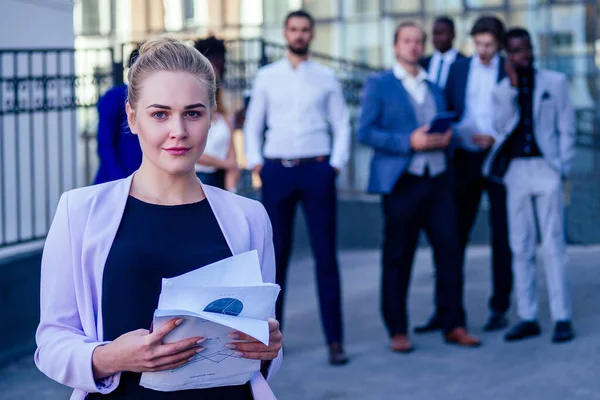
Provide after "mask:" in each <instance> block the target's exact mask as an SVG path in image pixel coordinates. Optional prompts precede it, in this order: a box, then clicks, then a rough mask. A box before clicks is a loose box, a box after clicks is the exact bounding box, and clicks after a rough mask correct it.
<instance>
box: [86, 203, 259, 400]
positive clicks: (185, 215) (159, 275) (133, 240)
mask: <svg viewBox="0 0 600 400" xmlns="http://www.w3.org/2000/svg"><path fill="white" fill-rule="evenodd" d="M231 255H232V254H231V250H230V249H229V246H228V245H227V242H226V241H225V237H224V236H223V232H221V228H220V227H219V224H218V222H217V220H216V218H215V215H214V214H213V212H212V209H211V207H210V205H209V204H208V201H206V200H204V201H201V202H198V203H192V204H184V205H177V206H161V205H156V204H149V203H145V202H143V201H141V200H138V199H136V198H134V197H131V196H129V198H128V199H127V204H126V205H125V211H124V212H123V218H122V220H121V225H120V226H119V229H118V231H117V234H116V237H115V240H114V242H113V244H112V247H111V249H110V252H109V255H108V258H107V260H106V265H105V267H104V277H103V282H102V317H103V321H104V340H114V339H116V338H117V337H119V336H121V335H122V334H124V333H127V332H130V331H134V330H136V329H149V328H150V324H151V323H152V317H153V315H154V310H155V309H156V306H157V305H158V297H159V295H160V291H161V283H162V279H163V278H171V277H174V276H178V275H181V274H184V273H186V272H189V271H192V270H194V269H196V268H199V267H203V266H205V265H208V264H211V263H213V262H216V261H219V260H222V259H224V258H227V257H230V256H231ZM140 377H141V374H136V373H130V372H124V373H122V374H121V382H120V384H119V386H118V388H117V389H116V390H115V391H113V392H112V393H110V394H108V395H104V396H102V395H100V394H93V395H89V396H88V399H100V398H103V399H104V398H110V399H143V400H154V399H177V400H182V399H194V400H216V399H219V400H221V399H223V400H225V399H227V400H231V399H240V400H241V399H244V400H247V399H252V394H251V390H250V384H249V383H248V384H245V385H241V386H230V387H220V388H211V389H197V390H184V391H178V392H158V391H153V390H150V389H146V388H144V387H142V386H140V385H139V383H140Z"/></svg>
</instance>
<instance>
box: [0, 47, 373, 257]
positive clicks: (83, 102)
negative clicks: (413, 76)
mask: <svg viewBox="0 0 600 400" xmlns="http://www.w3.org/2000/svg"><path fill="white" fill-rule="evenodd" d="M227 46H228V62H227V69H228V72H227V75H226V80H225V82H224V89H225V90H226V91H227V93H228V95H227V96H228V107H229V108H230V111H231V112H235V111H238V110H240V109H243V107H244V97H245V96H247V94H248V92H249V90H250V88H251V85H252V80H253V77H254V75H255V74H256V71H257V70H258V68H260V67H261V66H263V65H265V64H267V63H270V62H272V61H274V60H276V59H278V58H281V57H282V56H283V55H284V53H285V47H284V46H281V45H277V44H273V43H268V42H265V41H263V40H260V39H256V40H231V41H228V42H227ZM133 47H134V45H133V44H124V45H122V46H118V47H116V48H102V49H73V48H55V49H0V247H5V246H8V245H12V244H17V243H24V242H29V241H34V240H38V239H42V238H44V237H45V235H46V233H47V231H48V229H49V227H50V223H51V219H52V217H53V213H54V210H55V207H56V204H57V202H58V199H59V197H60V194H61V193H62V192H64V191H66V190H69V189H71V188H74V187H76V186H81V185H87V184H90V183H91V182H92V180H93V177H94V175H95V173H96V169H97V165H98V160H97V155H96V128H97V123H98V120H97V118H98V117H97V112H96V104H97V102H98V99H99V98H100V97H101V96H102V94H103V93H104V92H106V90H108V89H109V88H110V87H112V86H114V85H117V84H120V83H122V82H123V80H124V72H125V68H124V65H125V64H126V60H127V58H128V53H129V51H130V50H131V49H133ZM315 58H316V59H318V60H319V61H320V62H323V63H325V64H328V65H330V66H332V67H334V68H336V70H337V71H338V74H339V76H340V79H341V80H342V82H343V83H344V93H345V95H346V98H347V100H348V102H349V104H351V105H353V106H356V105H357V104H358V92H359V91H360V87H361V82H362V80H363V79H364V78H365V77H366V75H367V74H369V73H371V72H373V71H374V70H375V69H373V68H370V67H368V66H366V65H361V64H358V63H353V62H350V61H347V60H341V59H336V58H334V57H329V56H326V55H319V54H317V55H315ZM246 100H247V99H246ZM250 187H251V178H250V175H249V174H247V173H246V174H245V175H244V178H243V180H242V190H244V189H245V190H246V191H249V188H250Z"/></svg>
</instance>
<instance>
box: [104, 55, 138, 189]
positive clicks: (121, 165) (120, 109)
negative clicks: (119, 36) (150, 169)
mask: <svg viewBox="0 0 600 400" xmlns="http://www.w3.org/2000/svg"><path fill="white" fill-rule="evenodd" d="M138 55H139V50H138V49H135V50H133V51H132V52H131V54H130V55H129V62H128V64H127V65H128V67H129V68H131V65H132V64H133V63H134V62H135V60H136V58H137V57H138ZM126 102H127V85H125V84H123V85H118V86H115V87H113V88H111V89H109V90H108V91H107V92H106V93H105V94H104V96H102V98H101V99H100V100H99V101H98V106H97V108H98V133H97V143H98V160H99V162H100V166H99V168H98V173H97V174H96V179H95V180H94V184H97V183H104V182H110V181H114V180H117V179H121V178H125V177H127V176H129V175H131V174H133V173H134V172H135V171H137V169H138V168H139V167H140V165H141V164H142V149H141V148H140V141H139V139H138V137H137V135H133V134H132V133H131V131H130V130H129V125H128V124H127V114H126V113H125V103H126Z"/></svg>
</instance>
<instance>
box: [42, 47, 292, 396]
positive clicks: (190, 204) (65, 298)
mask: <svg viewBox="0 0 600 400" xmlns="http://www.w3.org/2000/svg"><path fill="white" fill-rule="evenodd" d="M129 82H130V85H129V88H128V102H127V106H126V108H127V117H128V122H129V126H130V128H131V132H132V133H134V134H136V135H138V137H139V139H140V145H141V148H142V152H143V159H142V164H141V166H140V168H139V170H137V171H136V172H135V173H134V174H133V175H132V176H130V177H128V178H125V179H121V180H117V181H114V182H109V183H105V184H101V185H96V186H91V187H85V188H80V189H75V190H72V191H69V192H66V193H65V194H63V195H62V197H61V199H60V201H59V204H58V209H57V211H56V215H55V217H54V221H53V223H52V227H51V228H50V231H49V233H48V238H47V240H46V244H45V247H44V253H43V257H42V279H41V321H40V325H39V327H38V330H37V335H36V340H37V346H38V347H37V350H36V353H35V362H36V364H37V366H38V368H39V369H40V370H41V371H42V372H44V373H45V374H46V375H48V376H49V377H50V378H52V379H54V380H55V381H57V382H60V383H62V384H64V385H67V386H70V387H72V388H73V389H74V392H73V395H72V396H71V399H77V400H80V399H84V398H85V399H98V398H111V399H117V398H118V399H144V400H147V399H201V400H207V399H225V398H226V399H273V398H274V396H273V393H272V392H271V390H270V389H269V387H268V385H267V384H266V382H265V379H264V378H263V374H261V373H258V372H257V373H256V374H255V375H254V376H253V378H252V380H251V381H250V382H248V383H247V384H244V385H241V386H230V387H218V388H211V389H202V390H186V391H179V392H169V393H165V392H156V391H152V390H149V389H146V388H143V387H141V386H140V385H139V381H140V375H141V373H142V372H145V371H161V370H168V369H172V368H176V367H179V366H181V365H184V364H185V363H186V362H187V361H188V359H189V358H190V357H192V356H193V355H194V354H196V353H198V352H201V351H202V350H203V348H202V343H203V341H204V338H202V337H193V338H189V339H185V340H181V341H179V342H176V343H173V344H163V341H162V340H163V338H164V337H165V336H166V335H167V334H168V333H169V332H170V331H172V330H174V329H177V326H178V325H179V324H180V323H181V322H182V321H181V320H176V319H174V320H172V321H170V322H169V323H168V324H166V325H164V326H162V327H161V328H160V329H157V330H155V331H154V332H152V333H150V332H149V331H148V330H147V329H148V328H149V327H150V325H151V322H152V317H153V312H154V310H155V308H156V306H157V303H158V296H159V294H160V287H161V280H162V279H163V278H166V277H172V276H176V275H180V274H182V273H186V272H188V271H191V270H193V269H196V268H199V267H201V266H203V265H207V264H210V263H212V262H215V261H218V260H220V259H223V258H226V257H229V256H231V255H232V254H238V253H241V252H245V251H248V250H252V249H256V250H257V251H258V253H259V258H260V262H261V266H262V274H263V279H264V281H265V282H274V280H275V261H274V252H273V243H272V233H271V232H272V231H271V224H270V222H269V219H268V217H267V214H266V212H265V210H264V208H263V207H262V205H261V204H260V203H258V202H255V201H252V200H249V199H245V198H242V197H239V196H237V195H235V194H232V193H228V192H226V191H223V190H221V189H217V188H214V187H212V186H204V185H203V184H202V183H201V182H200V181H199V180H198V178H197V177H196V174H195V171H194V165H195V164H196V161H197V160H198V159H199V158H200V157H201V155H202V153H203V151H204V147H205V146H206V140H207V135H208V130H209V126H210V122H211V119H212V118H213V113H214V110H215V105H216V101H215V91H216V89H215V88H216V84H215V75H214V72H213V68H212V66H211V65H210V63H209V61H208V60H207V59H206V58H205V57H204V56H202V55H201V54H200V53H199V52H198V51H197V50H195V49H194V48H192V47H189V46H186V45H184V44H183V43H181V42H179V41H177V40H174V39H169V38H164V37H163V38H159V39H155V40H151V41H149V42H147V43H146V44H144V45H143V47H142V48H141V50H140V57H139V58H138V60H137V61H136V62H135V64H134V65H133V67H132V68H131V70H130V71H129ZM269 328H270V331H271V332H270V341H269V343H270V344H269V346H265V345H263V344H261V343H259V342H257V341H256V340H254V339H252V338H250V337H247V336H245V335H243V334H240V333H233V334H234V335H238V336H239V338H240V339H242V340H247V342H246V343H242V344H240V343H236V346H237V348H236V351H238V352H239V353H240V355H241V356H242V357H246V358H251V359H259V360H262V361H263V373H264V376H266V378H267V379H269V378H270V377H271V376H273V374H274V373H275V372H276V371H277V369H278V368H279V365H280V363H281V353H280V349H281V338H282V336H281V332H280V331H279V323H278V322H277V321H276V320H275V319H270V320H269Z"/></svg>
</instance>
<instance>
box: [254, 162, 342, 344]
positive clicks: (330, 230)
mask: <svg viewBox="0 0 600 400" xmlns="http://www.w3.org/2000/svg"><path fill="white" fill-rule="evenodd" d="M261 179H262V185H263V186H262V197H263V204H264V206H265V208H266V210H267V213H268V214H269V218H270V219H271V224H272V225H273V244H274V246H275V263H276V267H277V271H276V273H277V277H276V281H277V283H278V284H279V285H280V286H281V289H282V292H281V294H280V296H279V298H278V299H277V304H276V310H275V312H276V315H277V318H278V319H279V321H280V323H281V322H283V302H284V298H285V292H286V291H285V287H286V285H285V284H286V275H287V269H288V264H289V259H290V253H291V250H292V231H293V225H294V214H295V211H296V205H297V204H298V202H300V203H302V207H303V208H304V214H305V217H306V224H307V226H308V232H309V234H310V243H311V247H312V250H313V254H314V257H315V261H316V275H317V286H318V293H319V304H320V308H321V322H322V325H323V329H324V331H325V336H326V339H327V342H328V344H331V343H339V342H341V341H342V310H341V308H342V306H341V295H340V276H339V271H338V261H337V254H336V201H337V200H336V188H335V172H334V170H333V168H332V167H331V166H330V165H329V162H328V160H325V161H321V162H317V161H314V162H306V163H302V164H300V165H297V166H293V167H284V166H283V165H282V164H281V162H277V161H266V162H265V164H264V166H263V169H262V171H261Z"/></svg>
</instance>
